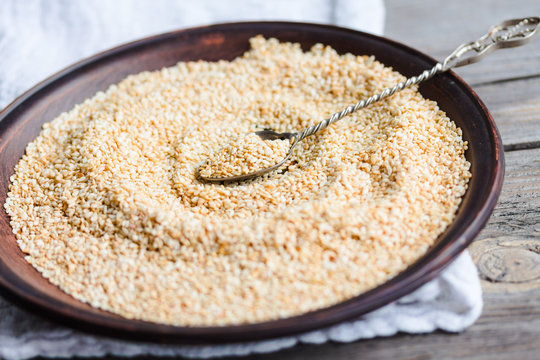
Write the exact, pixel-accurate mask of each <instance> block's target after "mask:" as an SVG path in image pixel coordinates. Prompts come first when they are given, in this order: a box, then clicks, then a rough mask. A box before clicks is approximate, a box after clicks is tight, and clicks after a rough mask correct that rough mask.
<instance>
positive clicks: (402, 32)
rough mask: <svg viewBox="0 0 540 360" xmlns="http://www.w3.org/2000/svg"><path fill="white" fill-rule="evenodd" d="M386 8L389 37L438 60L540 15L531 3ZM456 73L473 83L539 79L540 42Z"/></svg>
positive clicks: (488, 0) (460, 1) (480, 0)
mask: <svg viewBox="0 0 540 360" xmlns="http://www.w3.org/2000/svg"><path fill="white" fill-rule="evenodd" d="M386 7H387V19H386V25H385V34H386V36H388V37H389V38H392V39H395V40H397V41H400V42H403V43H405V44H407V45H410V46H412V47H415V48H417V49H419V50H421V51H423V52H425V53H427V54H429V55H431V56H433V57H435V58H437V59H443V58H444V57H445V56H447V55H448V54H449V53H450V52H451V51H453V50H454V49H455V48H456V47H457V46H458V45H460V44H461V43H464V42H467V41H471V40H475V39H476V38H478V37H479V36H481V35H483V34H484V33H485V32H486V31H487V30H488V29H489V27H490V26H492V25H495V24H497V23H499V22H501V21H503V20H506V19H511V18H521V17H527V16H538V15H540V1H531V0H515V1H505V0H475V1H470V0H456V1H444V2H443V1H423V0H410V1H400V0H387V1H386ZM456 72H457V73H458V74H459V75H461V76H462V77H463V78H464V79H465V80H466V81H467V82H469V83H471V84H473V85H474V84H479V83H485V82H491V81H497V80H501V79H512V78H522V77H528V76H531V75H538V74H540V38H537V39H535V41H534V42H533V43H531V44H527V45H526V46H524V47H522V48H513V49H509V50H502V51H500V52H498V53H496V54H492V55H490V56H489V57H487V58H486V59H484V60H482V62H481V63H478V64H474V65H471V66H467V67H464V68H460V69H457V71H456Z"/></svg>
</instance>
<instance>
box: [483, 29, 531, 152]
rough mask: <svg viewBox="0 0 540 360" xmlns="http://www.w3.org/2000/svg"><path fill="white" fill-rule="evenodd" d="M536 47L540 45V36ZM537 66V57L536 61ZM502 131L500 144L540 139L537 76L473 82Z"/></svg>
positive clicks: (514, 143) (529, 141)
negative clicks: (485, 82)
mask: <svg viewBox="0 0 540 360" xmlns="http://www.w3.org/2000/svg"><path fill="white" fill-rule="evenodd" d="M538 40H539V43H538V45H539V47H540V37H539V38H538ZM536 66H537V67H538V68H539V69H540V59H539V60H538V64H537V65H536ZM473 89H474V90H475V91H476V93H477V94H478V95H479V96H480V98H481V99H482V100H483V101H484V103H485V104H486V106H487V107H488V109H489V111H490V112H491V115H492V116H493V118H494V119H495V122H496V123H497V127H498V128H499V131H500V132H501V137H502V139H503V144H505V145H517V144H527V143H535V142H538V141H539V140H540V77H531V78H526V79H518V80H513V81H505V82H500V83H494V84H486V85H480V86H474V87H473Z"/></svg>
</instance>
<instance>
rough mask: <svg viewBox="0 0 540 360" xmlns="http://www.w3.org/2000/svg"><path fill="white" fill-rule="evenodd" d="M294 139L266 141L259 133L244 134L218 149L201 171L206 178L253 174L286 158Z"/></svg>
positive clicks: (201, 174)
mask: <svg viewBox="0 0 540 360" xmlns="http://www.w3.org/2000/svg"><path fill="white" fill-rule="evenodd" d="M291 142H292V140H291V139H273V140H269V139H262V138H261V137H260V136H259V135H257V134H255V133H249V134H246V135H241V136H239V137H238V138H236V139H234V140H233V141H231V142H229V143H227V144H226V145H224V146H222V147H221V148H218V149H217V150H216V151H214V152H213V153H212V154H210V156H209V157H208V159H207V161H206V162H205V163H204V164H202V165H201V167H200V168H199V170H198V171H199V175H200V176H201V177H203V178H228V177H232V176H241V175H246V174H250V173H253V172H256V171H259V170H261V169H264V168H267V167H270V166H272V165H274V164H276V163H278V162H279V161H281V160H282V159H284V158H285V157H286V156H287V154H288V152H289V149H290V147H291Z"/></svg>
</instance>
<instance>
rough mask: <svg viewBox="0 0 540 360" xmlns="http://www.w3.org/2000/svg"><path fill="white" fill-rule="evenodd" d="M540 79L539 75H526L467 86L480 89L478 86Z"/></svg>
mask: <svg viewBox="0 0 540 360" xmlns="http://www.w3.org/2000/svg"><path fill="white" fill-rule="evenodd" d="M537 78H540V74H533V75H526V76H515V77H511V78H507V79H498V80H490V81H484V82H478V83H469V85H471V86H473V87H476V86H478V87H480V86H486V85H497V84H505V83H509V82H512V81H519V80H529V79H537Z"/></svg>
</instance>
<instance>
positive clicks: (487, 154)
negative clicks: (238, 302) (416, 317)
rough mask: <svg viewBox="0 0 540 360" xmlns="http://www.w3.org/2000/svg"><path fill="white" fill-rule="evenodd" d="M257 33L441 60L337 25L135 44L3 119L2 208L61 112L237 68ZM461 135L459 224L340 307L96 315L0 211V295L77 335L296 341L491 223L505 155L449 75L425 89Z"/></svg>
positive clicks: (20, 102) (414, 61)
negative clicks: (34, 146) (230, 316)
mask: <svg viewBox="0 0 540 360" xmlns="http://www.w3.org/2000/svg"><path fill="white" fill-rule="evenodd" d="M257 34H262V35H264V36H265V37H276V38H278V39H279V40H282V41H293V42H299V43H301V44H302V46H303V48H304V49H308V48H309V47H311V46H312V45H313V44H315V43H317V42H321V43H323V44H327V45H331V46H332V47H333V48H334V49H336V50H337V51H338V52H339V53H346V52H350V53H353V54H373V55H375V57H376V58H377V59H378V60H379V61H382V62H383V63H384V64H386V65H387V66H391V67H393V68H394V69H396V70H398V71H399V72H401V73H402V74H404V75H406V76H412V75H417V74H419V73H420V72H421V71H423V70H424V69H427V68H431V67H432V66H433V65H434V64H435V61H434V60H433V59H432V58H430V57H428V56H426V55H424V54H422V53H420V52H418V51H416V50H414V49H411V48H409V47H407V46H404V45H401V44H398V43H396V42H393V41H390V40H388V39H384V38H381V37H377V36H373V35H368V34H364V33H361V32H357V31H353V30H348V29H342V28H338V27H334V26H325V25H314V24H301V23H287V22H251V23H249V22H248V23H233V24H221V25H214V26H208V27H200V28H195V29H188V30H181V31H176V32H172V33H167V34H163V35H158V36H154V37H150V38H146V39H143V40H140V41H136V42H133V43H130V44H127V45H123V46H120V47H117V48H115V49H112V50H109V51H105V52H103V53H101V54H98V55H96V56H93V57H91V58H89V59H86V60H83V61H81V62H79V63H77V64H75V65H73V66H71V67H69V68H67V69H65V70H64V71H61V72H60V73H58V74H56V75H54V76H52V77H51V78H49V79H47V80H45V81H44V82H42V83H40V84H38V85H37V86H35V87H34V88H32V89H30V90H29V91H28V92H26V93H25V94H24V95H22V96H21V97H19V98H18V99H16V100H15V101H14V102H13V103H12V104H11V105H9V106H8V107H7V108H6V109H4V110H3V111H2V112H1V113H0V159H1V160H0V203H1V204H3V203H4V202H5V199H6V193H7V189H8V184H9V177H10V175H11V174H12V173H13V168H14V166H15V164H16V163H17V162H18V160H19V159H20V158H21V156H22V155H23V153H24V149H25V147H26V144H27V143H28V142H30V141H32V140H33V139H34V138H35V137H36V136H37V135H38V133H39V131H40V129H41V125H42V124H43V123H44V122H47V121H50V120H52V119H53V118H55V117H56V116H57V115H58V114H60V113H61V112H63V111H66V110H69V109H71V108H72V107H73V106H74V105H75V104H77V103H80V102H82V101H83V100H84V99H86V98H88V97H90V96H92V95H93V94H94V93H95V92H96V91H98V90H104V89H105V88H107V87H108V86H109V85H110V84H113V83H116V82H118V81H120V80H121V79H122V78H124V77H125V76H127V75H128V74H133V73H138V72H140V71H143V70H155V69H159V68H162V67H164V66H170V65H173V64H175V63H177V62H178V61H187V60H198V59H203V60H209V61H215V60H219V59H226V60H231V59H233V58H235V57H237V56H239V55H241V54H242V53H243V52H245V51H246V50H248V39H249V38H250V37H252V36H255V35H257ZM420 90H421V92H422V94H423V95H424V96H426V97H428V98H430V99H433V100H436V101H437V102H438V103H439V106H440V107H441V108H442V109H443V110H444V111H446V113H447V114H448V115H449V117H450V118H451V119H453V120H454V121H455V122H456V123H457V125H458V126H460V127H461V128H462V129H463V136H464V138H465V139H466V140H467V141H468V142H469V144H470V145H469V150H468V151H467V158H468V160H469V161H470V162H471V163H472V175H473V176H472V179H471V181H470V184H469V189H468V191H467V194H466V195H465V198H464V199H463V203H462V205H461V207H460V209H459V212H458V214H457V218H456V219H455V221H454V222H453V223H452V224H451V226H450V227H449V228H448V229H447V230H446V231H445V232H444V234H442V235H441V236H440V238H439V239H438V241H437V243H436V244H435V245H434V246H433V247H432V248H431V249H430V250H429V252H428V253H427V254H426V255H425V256H424V257H422V258H421V259H420V260H419V261H418V262H416V263H415V264H413V265H412V266H410V267H409V268H408V269H407V270H405V271H404V272H403V273H401V274H399V275H398V276H396V277H395V278H393V279H392V280H390V281H388V282H387V283H385V284H383V285H381V286H379V287H377V288H375V289H373V290H371V291H369V292H367V293H364V294H362V295H360V296H357V297H355V298H353V299H350V300H348V301H345V302H342V303H340V304H338V305H335V306H331V307H328V308H325V309H321V310H317V311H313V312H310V313H307V314H303V315H300V316H295V317H291V318H287V319H281V320H276V321H269V322H265V323H257V324H249V325H239V326H227V327H175V326H166V325H159V324H154V323H150V322H143V321H134V320H128V319H125V318H122V317H120V316H117V315H114V314H111V313H108V312H105V311H101V310H97V309H94V308H92V307H90V306H89V305H87V304H84V303H82V302H79V301H77V300H75V299H73V298H72V297H70V296H69V295H67V294H65V293H64V292H62V291H61V290H60V289H59V288H57V287H56V286H54V285H52V284H50V283H49V282H48V281H47V280H46V279H44V278H43V277H42V276H41V275H40V274H39V273H38V272H37V271H36V270H34V268H33V267H32V266H31V265H29V264H28V263H26V261H25V260H24V258H23V254H22V252H21V251H20V250H19V248H18V246H17V243H16V241H15V236H14V235H13V234H12V232H11V227H10V225H9V219H8V216H7V214H6V213H5V211H4V210H3V208H2V211H1V212H0V290H2V294H3V295H5V296H7V297H9V298H10V299H11V300H12V301H13V302H14V303H15V304H17V305H20V306H24V307H25V308H27V309H29V310H31V311H33V312H35V313H37V314H40V315H42V316H45V317H47V318H50V319H52V320H54V321H57V322H60V323H63V324H66V325H69V326H72V327H76V328H78V329H81V330H85V331H90V332H94V333H99V334H105V335H112V336H117V337H123V338H130V339H138V340H146V341H157V342H209V343H219V342H230V341H248V340H258V339H268V338H272V337H279V336H285V335H290V334H296V333H301V332H305V331H308V330H313V329H317V328H321V327H324V326H328V325H332V324H335V323H337V322H340V321H343V320H347V319H351V318H354V317H355V316H359V315H361V314H364V313H366V312H368V311H371V310H373V309H375V308H378V307H380V306H382V305H385V304H387V303H389V302H391V301H393V300H396V299H397V298H399V297H401V296H403V295H405V294H407V293H409V292H411V291H413V290H414V289H416V288H417V287H419V286H420V285H422V284H424V283H425V282H427V281H428V280H430V279H432V278H434V277H435V276H436V275H437V274H438V273H439V272H440V271H441V270H442V269H443V268H444V267H445V266H446V265H447V264H448V263H450V262H451V260H452V259H454V258H455V257H456V256H457V255H458V254H459V253H460V252H461V251H462V250H464V249H465V248H466V247H467V245H468V244H469V243H470V242H471V241H472V240H473V238H474V237H475V236H476V235H477V234H478V232H479V231H480V229H481V228H482V227H483V226H484V225H485V223H486V222H487V220H488V218H489V216H490V214H491V212H492V210H493V208H494V206H495V203H496V200H497V198H498V195H499V193H500V191H501V186H502V180H503V172H504V170H503V166H504V160H503V151H502V145H501V140H500V136H499V134H498V132H497V129H496V128H495V124H494V122H493V119H492V118H491V116H490V115H489V113H488V111H487V109H486V107H485V106H484V104H483V103H482V102H481V101H480V100H479V99H478V97H477V95H476V94H475V93H474V92H473V91H472V89H471V88H470V87H469V86H468V85H467V84H465V83H464V82H463V80H461V79H460V78H458V77H457V76H456V75H455V74H453V73H446V74H443V75H438V76H436V77H435V78H434V79H431V80H429V81H427V82H425V83H424V84H422V85H421V87H420Z"/></svg>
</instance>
